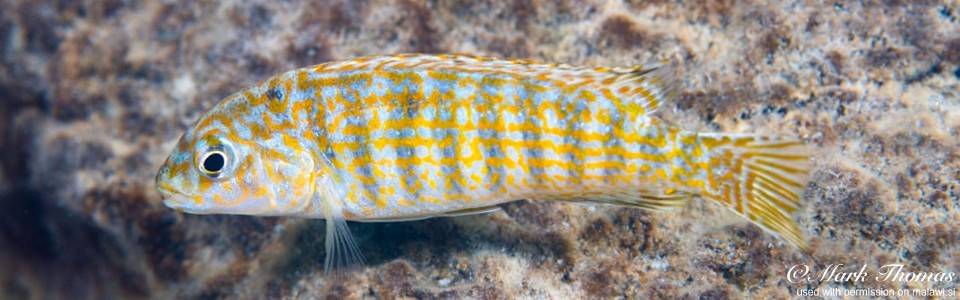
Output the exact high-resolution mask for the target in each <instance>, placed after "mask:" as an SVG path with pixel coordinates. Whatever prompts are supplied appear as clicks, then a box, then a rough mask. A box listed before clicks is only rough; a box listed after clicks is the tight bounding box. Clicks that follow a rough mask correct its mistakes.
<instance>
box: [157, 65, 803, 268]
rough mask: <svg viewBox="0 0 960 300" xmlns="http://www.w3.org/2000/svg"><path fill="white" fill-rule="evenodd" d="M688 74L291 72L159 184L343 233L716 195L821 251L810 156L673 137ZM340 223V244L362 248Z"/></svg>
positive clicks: (211, 123) (417, 68)
mask: <svg viewBox="0 0 960 300" xmlns="http://www.w3.org/2000/svg"><path fill="white" fill-rule="evenodd" d="M672 76H674V75H673V74H672V72H671V68H670V64H669V63H660V64H656V65H654V66H650V67H643V66H638V67H631V68H583V67H572V66H568V65H563V64H545V63H540V62H534V61H515V60H514V61H510V60H500V59H495V58H487V57H473V56H462V55H394V56H376V57H366V58H360V59H356V60H350V61H338V62H330V63H326V64H322V65H318V66H313V67H307V68H303V69H298V70H293V71H289V72H286V73H283V74H280V75H277V76H275V77H273V78H270V79H268V80H266V81H264V82H262V83H260V84H258V85H255V86H253V87H250V88H247V89H244V90H242V91H240V92H239V93H236V94H234V95H232V96H230V97H228V98H226V99H224V100H223V101H222V102H220V103H219V104H218V105H217V106H216V107H214V108H213V109H212V110H211V111H210V112H209V113H207V114H206V115H204V116H203V117H202V118H201V119H200V120H199V121H198V122H197V124H196V125H195V126H194V127H193V128H191V129H190V130H189V131H187V133H186V134H185V135H184V137H183V138H182V139H181V141H180V142H179V144H178V146H177V149H175V150H174V152H173V153H172V154H171V155H170V157H169V158H168V159H167V161H166V162H165V163H164V166H163V167H161V170H160V173H159V174H158V176H157V188H158V190H159V191H160V192H161V193H162V194H163V195H164V199H165V203H166V204H167V205H169V206H171V207H174V208H177V209H180V210H183V211H187V212H193V213H234V214H251V215H293V216H302V217H317V218H326V219H328V220H334V221H338V222H342V220H344V219H346V220H373V221H383V220H407V219H417V218H424V217H431V216H440V215H456V214H467V213H476V212H484V211H489V210H492V209H496V205H497V204H500V203H504V202H509V201H515V200H519V199H545V200H561V201H575V202H595V203H608V204H617V205H627V206H634V207H641V208H647V209H654V210H666V209H671V208H676V207H679V206H682V205H683V204H685V203H686V201H687V200H689V199H690V197H691V196H692V195H702V196H704V197H705V198H708V199H713V200H716V201H718V202H720V203H721V204H723V205H724V206H726V207H728V208H731V209H732V210H734V211H736V212H737V213H739V214H741V215H743V216H745V217H747V218H748V219H750V220H751V221H753V222H755V223H756V224H758V225H760V226H761V227H762V228H764V229H766V230H767V231H769V232H772V233H774V234H776V235H778V236H780V237H782V238H783V239H785V240H786V241H788V242H790V243H792V244H794V245H797V246H800V247H805V245H806V243H805V241H804V240H803V238H802V234H801V233H800V230H799V228H798V227H797V226H796V224H795V223H794V222H793V220H792V214H793V213H794V212H795V211H796V210H797V209H798V208H799V203H800V199H801V196H802V192H803V189H804V188H805V186H806V183H807V181H808V172H809V169H810V166H809V150H808V148H807V147H806V146H805V145H804V144H803V143H802V142H800V141H799V140H797V139H795V138H789V137H779V136H762V135H750V134H720V133H696V132H689V131H684V130H681V129H680V128H678V127H674V126H670V125H667V124H665V123H663V122H662V121H660V120H659V119H657V118H656V117H653V116H651V112H653V111H654V110H655V109H657V107H659V106H660V105H661V104H662V103H664V102H666V101H669V100H670V99H671V98H672V97H673V93H674V91H673V87H672ZM328 222H332V221H328ZM329 224H334V223H329ZM331 227H332V228H334V229H330V228H331ZM340 227H343V230H344V231H345V230H346V227H345V225H339V226H328V233H329V234H331V235H334V236H336V235H338V234H339V236H341V237H344V238H345V239H346V240H344V242H343V243H346V244H343V245H347V246H349V245H352V240H350V238H349V235H348V234H342V233H339V232H338V231H337V230H339V229H337V228H340ZM331 230H333V231H331ZM330 239H331V237H329V236H328V240H330ZM331 243H332V244H331ZM339 243H341V242H338V241H337V240H333V241H331V242H328V245H333V246H334V247H338V246H337V245H340V244H339ZM347 246H344V247H347ZM347 248H349V247H347ZM331 250H332V251H337V249H331ZM342 251H349V250H342Z"/></svg>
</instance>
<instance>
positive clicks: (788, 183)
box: [699, 134, 811, 250]
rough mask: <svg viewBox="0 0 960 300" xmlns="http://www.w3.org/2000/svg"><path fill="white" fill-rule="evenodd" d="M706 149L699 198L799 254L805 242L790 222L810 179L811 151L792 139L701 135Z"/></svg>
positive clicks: (795, 225)
mask: <svg viewBox="0 0 960 300" xmlns="http://www.w3.org/2000/svg"><path fill="white" fill-rule="evenodd" d="M699 138H700V141H701V142H702V143H704V145H706V147H707V148H708V149H710V154H709V155H710V156H709V157H710V158H709V162H708V163H709V165H710V174H709V176H710V180H709V186H706V187H704V191H703V195H704V197H706V198H710V199H713V200H716V201H718V202H720V203H722V204H723V205H724V206H727V207H729V208H730V209H732V210H734V211H735V212H737V213H738V214H740V215H742V216H744V217H746V218H748V219H750V221H753V223H754V224H757V225H759V226H760V227H761V228H763V229H764V230H766V231H767V232H770V233H772V234H774V235H776V236H779V237H780V238H781V239H783V240H785V241H787V242H789V243H790V244H793V245H794V246H796V247H798V248H800V249H801V250H806V249H807V241H806V239H805V238H804V237H803V233H801V232H800V228H799V227H798V226H797V223H795V222H794V220H793V214H794V213H795V212H796V211H797V210H798V209H799V208H800V206H801V203H800V200H801V197H802V196H803V190H804V188H806V186H807V182H808V181H809V180H810V174H809V173H810V169H811V164H810V153H811V152H810V148H809V147H807V145H805V144H804V143H803V142H802V141H800V140H798V139H796V138H789V137H778V136H761V135H727V134H700V135H699Z"/></svg>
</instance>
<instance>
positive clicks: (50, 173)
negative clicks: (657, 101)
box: [0, 0, 960, 299]
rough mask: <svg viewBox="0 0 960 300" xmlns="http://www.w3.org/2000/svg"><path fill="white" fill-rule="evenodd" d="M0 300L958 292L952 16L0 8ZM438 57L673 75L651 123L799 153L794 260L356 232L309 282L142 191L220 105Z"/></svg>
mask: <svg viewBox="0 0 960 300" xmlns="http://www.w3.org/2000/svg"><path fill="white" fill-rule="evenodd" d="M0 47H2V51H3V52H2V55H0V59H2V64H0V298H2V299H49V298H72V299H78V298H98V299H101V298H122V299H137V298H161V299H172V298H239V299H274V298H284V299H300V298H316V297H320V296H331V297H344V298H383V299H393V298H442V299H461V298H477V299H510V298H534V299H564V298H630V299H635V298H662V297H669V298H685V299H724V298H743V297H753V298H789V297H796V295H797V294H796V293H797V292H798V291H799V290H800V289H806V288H818V287H819V288H834V287H842V288H847V289H853V288H891V289H896V288H912V289H918V288H941V289H949V288H953V289H957V288H958V282H960V279H957V278H956V277H954V278H955V279H954V280H953V281H952V282H939V283H930V282H898V281H877V280H865V281H862V282H860V281H846V282H840V283H837V282H833V281H829V280H828V281H825V282H821V281H819V280H814V281H810V282H802V283H792V282H791V281H790V280H789V278H788V276H787V274H786V273H787V270H788V269H789V268H790V267H791V266H794V265H808V266H809V267H810V268H811V269H812V270H815V271H820V270H824V269H825V268H827V266H829V265H830V264H844V267H843V268H841V269H842V270H846V271H850V272H853V271H856V270H857V269H859V266H862V265H866V266H867V271H868V272H872V273H876V272H877V271H878V270H877V268H878V267H879V266H881V265H884V264H891V263H902V264H904V265H905V266H906V267H905V268H907V269H908V270H910V271H913V272H955V273H958V275H960V237H958V232H960V222H958V220H960V204H958V197H960V138H958V133H960V100H958V93H960V92H958V91H960V6H958V4H957V3H956V2H951V1H948V2H947V3H940V2H936V1H864V2H852V1H813V0H811V1H796V2H792V3H787V4H780V5H771V4H768V3H767V1H727V0H719V1H706V2H702V1H610V2H597V1H572V0H571V1H535V0H516V1H507V2H502V3H500V2H498V3H497V4H489V3H487V2H486V1H422V0H386V1H379V0H376V1H374V0H371V1H347V0H332V1H253V0H241V1H222V2H218V1H184V2H180V1H134V0H129V1H121V0H102V1H28V0H2V1H0ZM400 52H426V53H440V52H454V53H476V54H490V55H497V56H504V57H514V58H533V59H540V60H545V61H554V62H566V63H571V64H582V65H608V66H617V65H630V64H634V63H640V62H645V61H649V60H651V59H655V58H658V57H672V58H675V59H678V60H679V61H680V62H681V67H680V68H679V69H678V71H677V73H678V74H677V76H678V79H679V82H680V84H681V94H680V97H679V99H677V101H675V102H673V103H669V104H668V105H665V106H664V107H663V108H662V109H661V111H659V112H658V114H659V115H660V116H661V117H662V118H664V119H665V120H667V121H669V122H672V123H675V124H680V125H681V126H683V127H685V128H687V129H691V130H701V131H724V132H762V133H776V134H787V135H797V136H801V137H803V138H804V139H805V140H806V141H808V142H809V143H810V144H811V145H813V146H815V147H816V149H817V151H816V155H815V165H816V169H815V170H814V171H813V180H812V182H811V183H810V184H809V187H808V189H807V191H806V194H805V196H804V199H805V203H806V207H805V209H804V212H803V213H802V214H801V216H800V217H799V221H800V223H801V226H802V228H803V229H804V231H805V233H806V234H807V236H808V238H809V239H810V241H811V244H812V246H813V251H812V252H811V253H801V252H799V251H798V250H796V249H794V248H791V247H789V246H787V245H785V244H783V243H781V242H779V241H778V240H776V239H775V238H773V237H771V236H770V235H768V234H766V233H764V232H763V231H762V230H759V229H758V228H757V227H755V226H753V225H750V224H748V223H747V222H746V221H743V220H741V219H740V218H739V217H736V216H735V215H734V214H733V213H731V212H728V211H726V210H725V209H722V208H720V207H718V206H716V205H713V204H709V203H704V201H701V200H696V201H694V203H693V204H692V205H690V206H688V207H687V208H685V209H683V210H681V211H679V212H675V213H650V212H645V211H640V210H635V209H626V208H617V207H592V208H590V207H583V206H575V205H569V204H562V203H531V202H517V203H514V204H509V205H505V206H504V208H505V209H504V211H503V212H497V213H493V214H487V215H476V216H469V217H459V218H439V219H430V220H424V221H418V222H404V223H375V224H352V228H353V231H354V232H355V234H356V235H357V237H358V239H359V242H360V247H361V248H362V250H363V251H364V253H365V255H366V257H367V265H366V266H367V268H366V269H364V270H363V271H362V272H359V273H356V274H353V275H352V276H350V277H348V278H346V280H343V281H334V280H331V279H329V278H325V277H324V276H322V275H323V274H322V273H323V271H322V270H323V266H322V262H321V261H322V259H321V258H322V256H323V252H324V250H323V224H322V222H317V221H313V220H300V219H290V218H255V217H244V216H197V215H184V214H181V213H178V212H175V211H172V210H170V209H167V208H166V207H164V206H163V205H162V204H161V202H160V197H159V195H158V193H157V192H156V191H155V190H154V189H153V178H154V175H155V172H156V171H157V168H158V166H159V164H160V162H161V161H162V160H163V159H164V157H165V155H166V154H167V153H168V152H169V151H170V150H171V148H172V147H173V144H174V142H175V141H176V139H177V138H178V137H179V136H180V134H182V132H183V131H184V129H185V128H186V127H187V126H188V125H190V124H191V123H192V122H193V121H194V120H195V119H196V118H197V117H198V116H199V115H200V114H202V113H203V112H204V111H206V110H207V109H208V108H210V107H211V106H212V105H214V104H215V103H216V102H217V101H218V100H219V99H221V98H223V97H225V96H227V95H229V94H230V93H232V92H233V91H236V90H238V89H239V88H241V87H243V86H245V85H249V84H252V83H255V82H257V81H258V80H261V79H264V78H266V77H267V76H270V75H272V74H275V73H279V72H281V71H284V70H287V69H291V68H295V67H300V66H306V65H311V64H316V63H321V62H324V61H328V60H331V59H342V58H351V57H355V56H361V55H370V54H387V53H400Z"/></svg>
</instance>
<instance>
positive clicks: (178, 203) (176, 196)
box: [157, 183, 188, 211]
mask: <svg viewBox="0 0 960 300" xmlns="http://www.w3.org/2000/svg"><path fill="white" fill-rule="evenodd" d="M157 191H158V192H160V198H162V199H163V205H166V206H167V207H169V208H172V209H176V210H180V211H183V203H184V202H186V200H187V199H188V197H187V195H185V194H183V193H181V192H179V191H177V190H176V189H174V188H173V187H171V186H169V185H167V184H164V183H157Z"/></svg>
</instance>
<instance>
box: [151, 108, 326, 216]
mask: <svg viewBox="0 0 960 300" xmlns="http://www.w3.org/2000/svg"><path fill="white" fill-rule="evenodd" d="M218 113H220V111H218V110H217V109H215V110H214V111H211V113H208V115H207V116H205V117H204V118H201V119H200V120H199V121H198V122H197V125H194V128H192V129H190V130H188V131H187V132H186V133H185V134H184V135H183V137H181V139H180V141H179V142H178V143H177V146H176V148H175V149H174V150H173V152H172V153H171V154H170V155H169V156H168V157H167V159H166V161H165V162H164V163H163V165H162V166H161V167H160V171H159V172H158V173H157V177H156V188H157V191H159V192H160V194H161V196H162V197H163V203H164V204H165V205H166V206H168V207H170V208H173V209H175V210H179V211H183V212H187V213H194V214H239V215H262V216H283V215H297V214H300V213H301V212H302V211H303V210H304V209H305V208H306V207H307V206H308V205H309V203H310V202H311V200H312V198H313V192H314V186H315V180H314V176H315V172H314V171H313V169H314V164H313V159H312V156H311V155H310V152H309V151H308V150H307V149H308V148H306V147H304V146H303V145H302V144H301V143H300V142H299V141H298V139H297V138H294V137H291V136H289V135H284V134H282V133H279V131H276V130H275V131H274V132H269V130H260V129H258V130H254V131H255V132H260V134H261V135H262V136H255V135H256V133H255V134H254V136H250V131H249V129H246V130H248V131H247V132H246V134H239V133H238V132H241V131H243V130H245V129H243V128H242V125H239V124H227V123H229V122H235V121H238V119H239V118H236V117H233V118H229V117H224V116H219V117H218V116H216V115H215V114H218ZM211 115H212V116H211ZM211 118H213V119H214V121H210V119H211ZM218 120H219V121H218ZM221 123H225V124H221ZM261 129H262V128H261Z"/></svg>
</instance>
